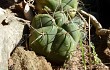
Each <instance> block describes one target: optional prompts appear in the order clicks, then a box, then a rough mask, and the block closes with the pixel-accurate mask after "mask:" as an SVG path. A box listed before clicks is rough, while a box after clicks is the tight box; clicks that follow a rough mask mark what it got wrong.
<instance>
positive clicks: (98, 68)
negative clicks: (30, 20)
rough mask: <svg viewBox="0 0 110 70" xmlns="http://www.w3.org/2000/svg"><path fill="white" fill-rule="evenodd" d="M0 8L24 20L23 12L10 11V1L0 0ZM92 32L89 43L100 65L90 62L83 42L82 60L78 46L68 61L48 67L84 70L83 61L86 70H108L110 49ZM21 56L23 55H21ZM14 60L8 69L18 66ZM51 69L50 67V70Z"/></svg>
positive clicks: (11, 4)
mask: <svg viewBox="0 0 110 70" xmlns="http://www.w3.org/2000/svg"><path fill="white" fill-rule="evenodd" d="M19 2H20V0H18V3H19ZM0 7H1V8H3V9H8V10H11V11H12V13H16V14H17V15H16V16H17V17H20V18H23V19H25V18H24V15H23V12H22V11H21V10H20V12H18V10H17V9H12V8H13V7H14V8H15V2H14V1H12V0H1V3H0ZM92 32H93V33H92V34H91V41H92V42H93V44H94V46H95V51H96V53H97V55H98V56H97V57H98V58H99V59H100V60H101V62H100V63H98V64H96V63H92V62H90V55H89V54H88V53H89V48H88V44H87V43H86V42H88V41H85V42H84V45H83V47H84V60H83V57H82V48H81V46H79V45H78V46H77V50H76V51H75V52H74V53H73V55H72V57H71V58H70V59H69V60H68V61H66V62H65V63H64V64H63V65H60V66H56V65H50V66H51V67H52V68H53V70H84V68H85V66H84V61H85V65H86V70H110V49H109V48H108V47H107V36H97V35H96V34H95V33H94V32H95V30H92ZM25 34H29V28H28V27H26V31H25ZM26 39H27V38H26ZM22 46H23V47H24V48H26V50H25V51H27V49H28V50H30V49H29V48H28V47H27V46H26V42H24V43H22ZM14 51H16V50H14ZM14 54H15V53H14V52H13V53H12V54H11V58H12V57H14ZM22 54H24V53H22ZM30 57H31V55H30ZM39 57H41V56H38V58H39ZM38 58H37V59H38ZM15 59H17V58H14V59H12V60H10V61H9V67H10V64H11V65H13V64H15V65H16V64H18V66H19V65H20V64H19V63H16V62H14V61H16V60H15ZM18 59H20V58H18ZM43 59H44V61H45V58H43ZM25 60H26V59H25ZM91 61H94V57H93V56H91ZM41 62H43V61H41ZM21 63H22V62H21ZM21 67H22V66H21ZM51 67H50V70H51ZM39 68H40V67H39ZM46 68H47V67H46ZM9 69H10V70H13V68H9ZM15 69H16V68H15ZM19 70H20V69H19ZM24 70H28V69H24Z"/></svg>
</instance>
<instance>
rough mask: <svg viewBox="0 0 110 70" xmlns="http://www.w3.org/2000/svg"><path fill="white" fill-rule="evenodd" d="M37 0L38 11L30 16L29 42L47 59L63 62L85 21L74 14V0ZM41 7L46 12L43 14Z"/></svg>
mask: <svg viewBox="0 0 110 70" xmlns="http://www.w3.org/2000/svg"><path fill="white" fill-rule="evenodd" d="M70 1H71V2H70ZM36 3H37V7H38V8H37V10H38V13H41V14H38V15H36V16H35V17H34V18H33V21H32V24H31V31H30V33H31V36H30V38H29V45H30V46H31V47H32V49H33V50H34V51H35V52H36V53H37V54H40V55H44V56H45V57H46V58H47V59H48V61H51V62H54V63H63V62H65V60H67V59H69V57H70V56H71V53H72V52H74V51H75V50H76V46H77V45H78V43H79V40H80V39H82V37H83V34H84V32H82V30H83V25H84V22H83V21H82V20H81V19H80V18H78V17H76V16H75V14H76V10H77V5H78V3H77V0H36ZM74 3H75V4H74ZM44 9H46V12H48V13H49V14H44V13H46V12H44ZM74 10H75V11H74ZM42 12H43V13H42ZM74 16H75V17H74ZM69 17H71V19H70V18H69ZM73 17H74V18H73Z"/></svg>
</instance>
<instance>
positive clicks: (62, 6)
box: [36, 0, 78, 18]
mask: <svg viewBox="0 0 110 70" xmlns="http://www.w3.org/2000/svg"><path fill="white" fill-rule="evenodd" d="M36 3H37V4H36V9H37V10H38V13H44V12H54V11H61V10H63V11H65V12H66V13H67V12H68V13H69V15H70V16H71V17H72V18H73V17H74V16H75V14H76V11H77V6H78V0H36ZM45 9H46V11H45Z"/></svg>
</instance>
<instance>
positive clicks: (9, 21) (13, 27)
mask: <svg viewBox="0 0 110 70" xmlns="http://www.w3.org/2000/svg"><path fill="white" fill-rule="evenodd" d="M3 16H6V18H3ZM1 18H3V19H1ZM21 20H22V21H21ZM23 21H24V20H23V19H21V18H17V17H15V15H14V14H13V13H11V12H6V13H5V15H3V14H2V16H0V24H1V25H0V70H8V59H9V57H10V53H11V52H12V51H13V49H14V48H15V47H16V46H17V45H18V43H19V42H20V40H21V38H22V35H23V30H24V26H25V22H23Z"/></svg>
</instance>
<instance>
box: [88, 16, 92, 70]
mask: <svg viewBox="0 0 110 70" xmlns="http://www.w3.org/2000/svg"><path fill="white" fill-rule="evenodd" d="M88 23H89V65H90V70H92V65H91V62H92V59H91V37H90V16H89V21H88Z"/></svg>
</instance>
